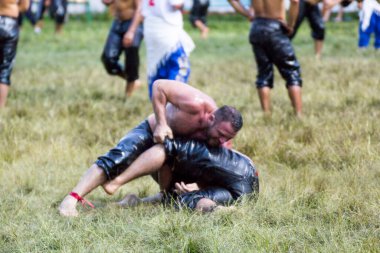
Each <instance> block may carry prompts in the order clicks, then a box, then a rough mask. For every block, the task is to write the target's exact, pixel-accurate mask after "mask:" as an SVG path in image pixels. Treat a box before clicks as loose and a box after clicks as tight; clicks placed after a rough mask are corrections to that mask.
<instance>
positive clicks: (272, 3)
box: [252, 0, 285, 21]
mask: <svg viewBox="0 0 380 253" xmlns="http://www.w3.org/2000/svg"><path fill="white" fill-rule="evenodd" d="M252 6H253V9H254V10H255V17H259V18H270V19H276V20H279V21H285V5H284V0H255V1H252Z"/></svg>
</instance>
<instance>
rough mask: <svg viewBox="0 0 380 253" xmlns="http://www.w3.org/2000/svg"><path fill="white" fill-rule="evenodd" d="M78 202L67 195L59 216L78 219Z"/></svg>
mask: <svg viewBox="0 0 380 253" xmlns="http://www.w3.org/2000/svg"><path fill="white" fill-rule="evenodd" d="M77 202H78V200H77V199H75V198H74V197H72V196H70V195H67V196H66V197H65V198H64V199H63V201H62V203H61V204H60V205H59V207H58V211H59V214H60V215H62V216H65V217H77V216H78V215H79V213H78V211H77V209H76V205H77Z"/></svg>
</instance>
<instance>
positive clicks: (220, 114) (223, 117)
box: [214, 105, 243, 132]
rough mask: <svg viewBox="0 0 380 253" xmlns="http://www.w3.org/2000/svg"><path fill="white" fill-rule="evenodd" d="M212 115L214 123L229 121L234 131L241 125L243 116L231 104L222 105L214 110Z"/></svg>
mask: <svg viewBox="0 0 380 253" xmlns="http://www.w3.org/2000/svg"><path fill="white" fill-rule="evenodd" d="M214 115H215V122H216V123H220V122H222V121H229V122H231V125H232V128H233V129H234V131H235V132H238V131H239V130H240V129H241V128H242V127H243V117H242V116H241V113H240V112H239V111H238V110H236V108H234V107H232V106H228V105H223V106H222V107H220V108H218V109H217V110H216V111H215V113H214Z"/></svg>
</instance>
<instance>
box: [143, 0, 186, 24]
mask: <svg viewBox="0 0 380 253" xmlns="http://www.w3.org/2000/svg"><path fill="white" fill-rule="evenodd" d="M182 4H184V0H143V5H142V15H143V16H144V18H146V19H149V18H151V17H152V18H155V19H157V18H160V19H162V20H164V21H165V22H167V23H168V24H170V25H175V26H178V27H181V28H182V27H183V18H182V12H181V11H180V10H178V9H175V8H174V5H182Z"/></svg>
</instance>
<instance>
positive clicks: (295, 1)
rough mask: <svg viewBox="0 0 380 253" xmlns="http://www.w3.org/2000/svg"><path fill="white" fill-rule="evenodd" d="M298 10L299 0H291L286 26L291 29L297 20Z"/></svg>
mask: <svg viewBox="0 0 380 253" xmlns="http://www.w3.org/2000/svg"><path fill="white" fill-rule="evenodd" d="M298 10H299V0H291V1H290V7H289V15H288V27H289V28H290V29H291V30H292V31H293V29H294V26H295V24H296V21H297V17H298Z"/></svg>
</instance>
